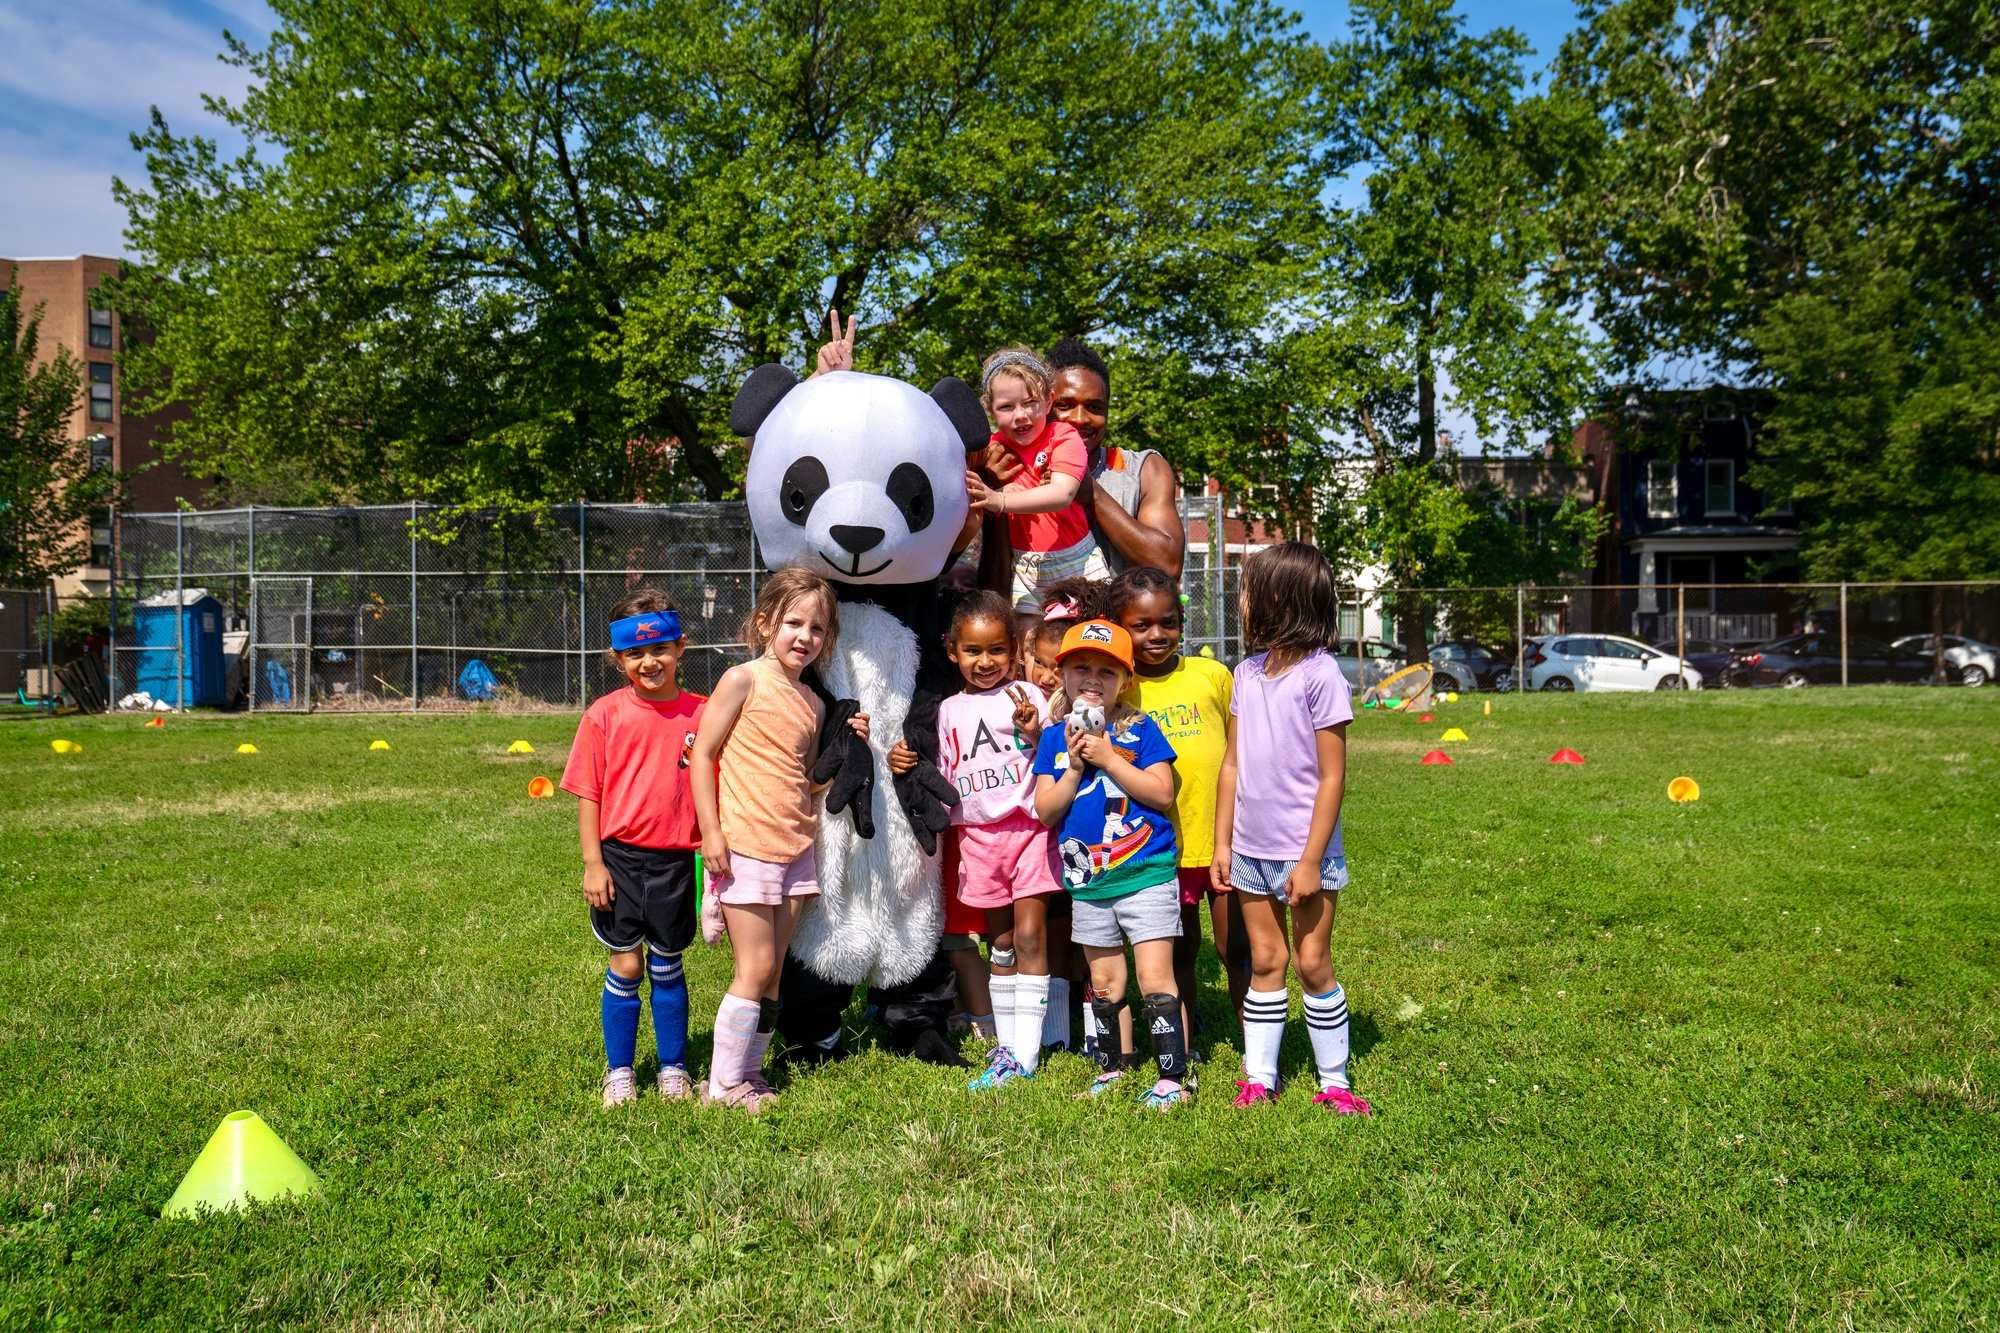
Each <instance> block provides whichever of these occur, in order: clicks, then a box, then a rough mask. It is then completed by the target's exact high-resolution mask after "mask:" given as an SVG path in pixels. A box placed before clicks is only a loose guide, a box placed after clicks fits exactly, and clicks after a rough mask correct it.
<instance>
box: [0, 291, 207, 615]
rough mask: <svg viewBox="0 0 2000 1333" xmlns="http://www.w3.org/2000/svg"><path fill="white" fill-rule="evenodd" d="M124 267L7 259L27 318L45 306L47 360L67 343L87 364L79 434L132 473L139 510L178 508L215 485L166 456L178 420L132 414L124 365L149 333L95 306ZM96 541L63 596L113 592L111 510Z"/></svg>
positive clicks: (96, 452)
mask: <svg viewBox="0 0 2000 1333" xmlns="http://www.w3.org/2000/svg"><path fill="white" fill-rule="evenodd" d="M118 267H119V261H118V260H116V259H106V258H103V257H102V256H99V255H79V256H77V257H75V258H73V259H5V258H0V283H4V284H7V285H9V286H12V285H14V284H16V283H18V284H19V286H20V290H21V295H22V297H23V298H24V299H23V300H22V313H23V316H24V319H25V317H26V316H28V315H31V314H33V313H34V311H35V307H37V306H40V307H41V321H42V326H41V352H42V355H43V357H45V358H46V357H50V356H53V355H54V354H55V349H56V348H58V347H64V348H67V349H69V353H70V355H71V356H72V357H74V358H75V359H76V361H77V363H78V365H79V366H80V367H82V371H83V392H82V394H81V396H80V397H79V399H78V402H77V405H76V412H75V415H74V417H73V418H72V422H73V425H72V429H73V431H74V433H75V436H76V438H78V439H84V440H88V441H90V448H91V462H92V464H93V466H101V467H110V468H116V469H117V470H119V471H121V472H124V473H126V474H127V475H128V477H129V478H130V480H129V483H128V486H127V495H128V501H127V503H128V504H129V506H130V507H131V508H133V509H135V510H166V509H174V508H177V507H178V506H179V504H180V502H181V501H182V500H185V501H187V502H188V503H189V504H193V505H199V504H201V503H202V501H203V499H204V498H205V497H206V495H207V493H208V487H207V485H206V484H205V483H203V482H201V481H199V480H196V479H194V478H191V477H189V476H188V475H187V473H185V472H183V471H182V470H181V468H180V467H179V465H177V464H175V463H173V462H170V461H168V460H166V459H163V458H162V457H161V456H160V449H159V439H160V436H161V435H162V434H163V433H164V428H165V426H166V425H167V423H168V422H169V421H170V420H171V419H172V417H171V416H170V415H168V414H155V415H138V414H131V413H127V412H126V411H125V403H124V395H123V392H122V391H121V389H120V387H119V384H118V372H117V362H118V359H119V357H120V356H121V355H122V353H123V352H124V348H125V341H126V339H128V338H139V337H143V336H144V333H143V332H142V331H140V330H137V329H133V328H128V327H126V325H125V322H124V321H123V320H122V319H120V318H119V315H118V312H117V311H115V310H111V309H106V308H101V307H99V306H98V305H96V304H94V303H93V293H94V292H96V290H97V288H98V285H99V284H100V283H102V282H103V281H104V280H105V279H106V278H109V277H111V276H112V275H113V274H115V273H117V271H118ZM90 538H91V540H90V562H89V564H87V565H86V566H85V567H84V568H83V569H81V570H79V571H78V572H77V573H76V574H74V575H72V576H70V577H68V578H66V579H61V580H58V581H57V584H56V591H57V593H58V594H63V595H67V594H69V593H74V592H82V591H89V592H94V593H100V594H101V593H103V592H104V591H105V590H106V587H107V585H108V583H109V581H110V577H111V568H110V566H111V524H110V517H109V515H105V516H103V518H102V519H100V520H93V522H92V524H91V533H90Z"/></svg>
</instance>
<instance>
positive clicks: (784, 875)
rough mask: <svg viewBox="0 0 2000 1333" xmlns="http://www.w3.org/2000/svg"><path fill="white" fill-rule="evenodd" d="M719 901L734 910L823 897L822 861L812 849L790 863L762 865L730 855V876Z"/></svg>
mask: <svg viewBox="0 0 2000 1333" xmlns="http://www.w3.org/2000/svg"><path fill="white" fill-rule="evenodd" d="M717 887H718V888H719V889H720V890H721V891H720V892H719V893H717V894H716V896H715V898H716V901H717V902H719V903H724V904H727V905H728V906H730V907H777V906H779V905H781V904H782V903H783V902H784V901H785V899H787V898H816V897H818V896H819V861H818V860H817V859H816V858H815V857H814V856H813V849H812V848H810V847H808V848H806V849H805V850H804V851H803V852H800V853H799V854H798V856H797V857H796V858H795V859H793V860H790V861H759V860H758V859H757V858H756V857H754V856H744V855H741V854H740V853H737V852H731V853H730V854H729V875H728V878H726V879H724V880H723V881H722V883H721V884H720V885H718V886H717Z"/></svg>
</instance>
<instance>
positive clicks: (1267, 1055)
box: [1243, 987, 1289, 1092]
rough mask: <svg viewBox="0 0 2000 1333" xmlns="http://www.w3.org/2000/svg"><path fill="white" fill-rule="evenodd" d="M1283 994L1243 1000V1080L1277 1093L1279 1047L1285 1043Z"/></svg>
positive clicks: (1258, 992) (1254, 994)
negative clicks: (1258, 1084) (1260, 1084)
mask: <svg viewBox="0 0 2000 1333" xmlns="http://www.w3.org/2000/svg"><path fill="white" fill-rule="evenodd" d="M1288 1003H1289V999H1288V997H1287V995H1286V992H1284V991H1283V990H1257V989H1255V988H1254V987H1253V988H1252V989H1251V990H1250V992H1249V993H1248V994H1246V995H1245V996H1244V997H1243V1078H1244V1081H1245V1082H1249V1083H1262V1084H1263V1085H1264V1086H1265V1087H1267V1088H1269V1089H1270V1090H1271V1091H1273V1092H1276V1091H1277V1090H1278V1047H1279V1046H1280V1045H1282V1044H1283V1043H1284V1040H1285V1008H1286V1005H1287V1004H1288Z"/></svg>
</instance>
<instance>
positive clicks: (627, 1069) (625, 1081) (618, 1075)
mask: <svg viewBox="0 0 2000 1333" xmlns="http://www.w3.org/2000/svg"><path fill="white" fill-rule="evenodd" d="M638 1100H639V1080H638V1079H636V1078H634V1077H633V1076H632V1066H630V1065H621V1066H619V1067H618V1068H617V1069H607V1070H605V1071H604V1109H605V1110H607V1111H609V1110H610V1109H611V1108H612V1107H614V1106H623V1105H624V1104H625V1103H627V1102H636V1101H638Z"/></svg>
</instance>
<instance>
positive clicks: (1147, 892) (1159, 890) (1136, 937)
mask: <svg viewBox="0 0 2000 1333" xmlns="http://www.w3.org/2000/svg"><path fill="white" fill-rule="evenodd" d="M1180 934H1181V891H1180V885H1179V883H1178V882H1177V881H1175V880H1171V879H1170V880H1168V881H1167V882H1166V883H1164V884H1155V885H1153V886H1152V887H1151V888H1147V889H1140V890H1139V891H1138V892H1136V893H1128V894H1126V895H1125V896H1124V897H1123V898H1107V899H1104V900H1103V901H1101V902H1088V901H1086V900H1084V899H1082V898H1074V899H1071V900H1070V923H1069V937H1070V938H1071V939H1072V940H1074V941H1076V942H1077V943H1078V944H1090V945H1095V946H1097V947H1098V948H1100V949H1118V948H1123V947H1124V946H1125V945H1127V944H1144V943H1145V942H1146V941H1147V940H1172V939H1179V938H1180Z"/></svg>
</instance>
